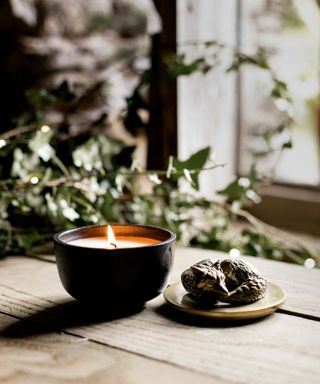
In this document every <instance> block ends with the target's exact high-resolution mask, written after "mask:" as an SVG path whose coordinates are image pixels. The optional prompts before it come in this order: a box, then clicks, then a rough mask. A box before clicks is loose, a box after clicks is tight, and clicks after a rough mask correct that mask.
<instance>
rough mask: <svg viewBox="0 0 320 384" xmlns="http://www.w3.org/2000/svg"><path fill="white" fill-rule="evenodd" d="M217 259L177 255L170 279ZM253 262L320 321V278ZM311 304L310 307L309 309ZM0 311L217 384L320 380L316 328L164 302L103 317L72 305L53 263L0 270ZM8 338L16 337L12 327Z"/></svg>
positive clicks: (14, 263) (292, 304)
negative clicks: (193, 313)
mask: <svg viewBox="0 0 320 384" xmlns="http://www.w3.org/2000/svg"><path fill="white" fill-rule="evenodd" d="M212 256H219V257H223V256H225V255H223V254H218V253H214V252H212V251H211V252H210V251H201V250H194V249H189V248H188V249H181V248H178V249H177V250H176V261H175V267H174V271H173V273H172V276H171V280H172V281H174V280H176V279H177V278H178V277H179V275H180V273H181V272H182V270H183V268H184V267H187V266H189V265H190V263H193V262H195V261H197V260H200V259H204V258H207V257H212ZM250 260H251V261H253V262H254V264H255V265H257V266H258V267H259V268H260V269H261V270H262V272H263V273H264V274H265V275H266V276H267V277H268V278H270V279H272V281H274V282H276V283H278V284H280V285H282V286H284V288H285V289H286V290H287V293H288V296H289V298H288V302H287V304H286V305H287V307H286V308H289V310H291V309H292V310H294V312H299V311H302V313H313V314H314V316H318V315H319V305H318V300H317V296H316V291H317V292H319V290H318V286H319V283H318V280H319V271H310V270H305V269H304V268H300V267H297V266H293V265H288V264H283V263H277V262H270V261H265V260H260V259H253V260H252V259H250ZM291 279H293V280H292V281H291ZM294 280H295V281H294ZM306 286H308V289H307V288H306ZM310 286H311V289H310V288H309V287H310ZM291 296H292V297H291ZM290 297H291V299H290ZM305 300H307V302H308V305H304V301H305ZM101 306H102V307H103V306H105V303H101ZM290 308H291V309H290ZM0 311H1V312H3V313H7V314H10V315H11V316H15V317H17V318H20V319H26V320H28V321H30V322H32V323H37V324H40V325H41V327H36V330H37V333H44V334H45V333H50V332H54V330H63V331H64V332H67V333H69V334H72V335H77V336H80V337H83V338H89V339H91V340H94V341H97V342H99V343H102V344H105V345H107V346H111V347H115V348H117V349H121V350H125V351H129V352H132V353H134V354H138V355H142V356H145V357H148V358H151V359H154V360H158V361H163V362H167V363H169V364H170V365H176V366H179V367H181V368H183V369H187V370H192V371H195V372H198V373H200V374H202V375H209V376H210V377H211V378H212V379H213V380H215V381H222V382H226V383H248V382H255V380H256V378H257V377H259V381H260V382H261V383H274V382H281V383H300V382H309V383H317V382H318V377H319V375H320V366H319V364H318V361H319V359H320V348H319V346H320V322H318V321H311V320H307V319H303V318H299V317H296V316H289V315H286V314H277V313H276V314H275V315H272V316H270V317H268V318H265V319H263V320H260V321H257V322H247V323H241V324H240V323H223V322H222V323H213V322H206V321H201V320H197V319H191V318H188V317H187V318H185V317H181V316H180V315H178V314H175V313H174V312H171V311H170V310H169V309H168V308H167V307H166V306H165V305H164V301H163V298H162V297H161V296H159V297H158V298H157V299H155V300H153V301H151V302H149V303H148V306H147V308H146V309H145V310H144V311H142V312H140V313H137V314H135V315H132V316H131V317H127V318H112V317H110V316H109V315H108V314H107V313H105V314H104V315H103V316H102V315H101V314H97V313H95V311H94V310H88V308H84V307H82V306H81V305H79V304H78V303H76V302H75V301H73V300H72V299H71V298H69V296H68V295H67V294H66V293H65V292H64V291H63V289H62V287H61V285H60V282H59V280H58V275H57V272H56V267H55V265H54V264H51V263H45V262H41V261H37V260H33V259H24V258H17V257H15V258H14V257H12V258H10V259H7V260H5V261H3V262H1V263H0ZM44 326H47V327H48V328H47V329H46V328H43V327H44ZM297 330H299V331H298V332H297ZM5 331H6V334H7V335H10V334H11V335H12V334H13V335H14V334H15V328H14V327H9V328H7V329H5ZM29 336H30V337H31V336H32V333H31V334H30V335H29ZM234 372H237V374H236V375H235V374H234ZM213 382H214V381H213Z"/></svg>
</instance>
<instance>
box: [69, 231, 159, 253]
mask: <svg viewBox="0 0 320 384" xmlns="http://www.w3.org/2000/svg"><path fill="white" fill-rule="evenodd" d="M159 243H160V240H157V239H153V238H150V237H140V236H117V239H116V238H115V236H114V233H113V230H112V228H111V226H110V225H108V228H107V236H106V237H103V236H99V237H84V238H81V239H76V240H71V241H69V242H68V244H71V245H77V246H79V247H87V248H100V249H117V248H137V247H143V246H145V245H151V244H159Z"/></svg>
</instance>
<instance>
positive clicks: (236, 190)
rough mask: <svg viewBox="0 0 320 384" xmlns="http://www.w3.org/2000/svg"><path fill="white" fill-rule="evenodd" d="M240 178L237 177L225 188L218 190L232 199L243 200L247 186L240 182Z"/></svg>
mask: <svg viewBox="0 0 320 384" xmlns="http://www.w3.org/2000/svg"><path fill="white" fill-rule="evenodd" d="M238 181H239V180H238V179H236V180H234V181H232V182H231V183H230V184H228V185H227V186H226V187H225V188H224V189H222V190H220V191H218V192H217V193H218V194H219V195H224V196H226V197H227V198H228V200H230V201H234V200H241V199H242V198H243V196H244V194H245V190H246V189H245V187H243V186H242V185H240V184H239V182H238Z"/></svg>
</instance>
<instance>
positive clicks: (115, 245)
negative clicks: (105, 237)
mask: <svg viewBox="0 0 320 384" xmlns="http://www.w3.org/2000/svg"><path fill="white" fill-rule="evenodd" d="M110 245H113V246H114V247H115V248H118V247H117V244H115V243H110Z"/></svg>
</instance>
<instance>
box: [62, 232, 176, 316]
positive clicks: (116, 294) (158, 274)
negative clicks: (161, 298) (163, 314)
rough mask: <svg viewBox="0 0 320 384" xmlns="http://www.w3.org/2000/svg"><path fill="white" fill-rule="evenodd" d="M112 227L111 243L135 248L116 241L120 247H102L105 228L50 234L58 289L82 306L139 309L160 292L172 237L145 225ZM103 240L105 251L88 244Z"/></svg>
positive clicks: (165, 272)
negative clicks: (61, 286)
mask: <svg viewBox="0 0 320 384" xmlns="http://www.w3.org/2000/svg"><path fill="white" fill-rule="evenodd" d="M112 229H113V231H114V235H115V238H116V239H119V238H120V239H122V240H129V242H131V241H132V242H137V243H138V244H137V245H134V246H133V247H131V248H129V247H127V246H126V245H122V246H121V243H122V242H121V241H119V244H120V245H118V244H117V243H116V245H117V246H116V247H114V244H113V243H109V245H110V244H111V247H107V244H108V239H107V236H106V233H107V226H106V225H101V226H90V227H81V228H76V229H71V230H68V231H64V232H60V233H58V234H56V235H54V248H55V256H56V261H57V267H58V272H59V276H60V280H61V282H62V285H63V286H64V288H65V290H66V291H67V292H68V293H69V294H70V295H71V296H73V297H74V298H75V299H77V300H79V301H81V302H83V303H86V304H94V305H99V306H102V307H103V306H108V307H111V308H115V309H119V308H122V309H124V310H126V308H133V307H139V306H143V305H144V303H145V302H146V301H148V300H151V299H153V298H154V297H156V296H158V295H159V294H160V293H161V292H162V290H163V289H164V288H165V285H166V282H167V278H168V274H169V272H170V269H171V267H172V263H173V246H174V243H175V239H176V235H175V234H174V233H173V232H171V231H169V230H166V229H162V228H158V227H151V226H140V225H113V226H112ZM103 237H105V239H106V248H95V247H91V246H90V242H92V243H94V242H95V240H94V239H93V238H99V239H101V238H103ZM81 239H83V240H84V241H83V242H82V240H81ZM143 239H145V240H146V243H145V242H144V241H143ZM79 240H80V241H79ZM87 240H89V241H87ZM149 240H150V241H149ZM149 242H151V243H152V244H148V243H149ZM123 243H124V244H126V242H125V241H123ZM83 244H84V245H83ZM88 244H89V246H88Z"/></svg>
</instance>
